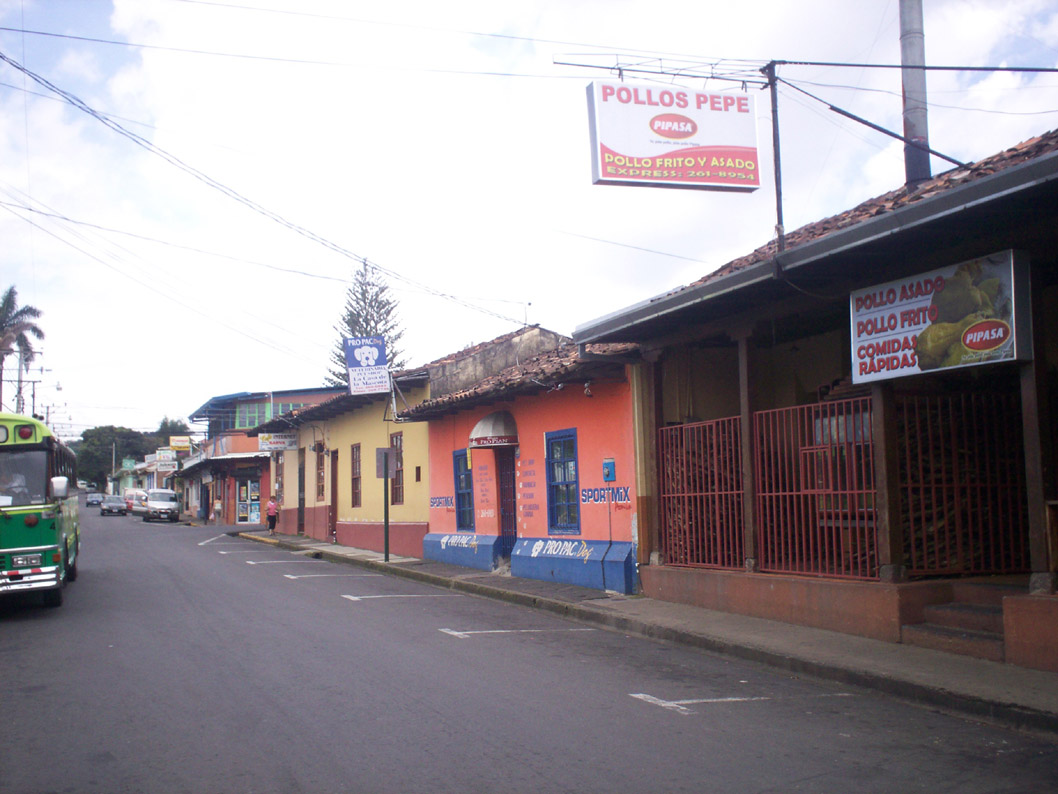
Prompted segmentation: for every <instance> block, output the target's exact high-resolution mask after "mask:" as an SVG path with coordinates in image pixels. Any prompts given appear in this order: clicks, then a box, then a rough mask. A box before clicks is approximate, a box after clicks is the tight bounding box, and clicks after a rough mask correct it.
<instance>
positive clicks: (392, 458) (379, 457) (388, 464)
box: [375, 447, 397, 562]
mask: <svg viewBox="0 0 1058 794" xmlns="http://www.w3.org/2000/svg"><path fill="white" fill-rule="evenodd" d="M396 466H397V456H396V455H394V454H393V448H392V447H378V448H376V449H375V476H376V477H378V478H379V479H381V480H382V542H383V549H384V551H385V561H386V562H389V478H390V476H391V475H392V474H395V473H396V471H395V470H396Z"/></svg>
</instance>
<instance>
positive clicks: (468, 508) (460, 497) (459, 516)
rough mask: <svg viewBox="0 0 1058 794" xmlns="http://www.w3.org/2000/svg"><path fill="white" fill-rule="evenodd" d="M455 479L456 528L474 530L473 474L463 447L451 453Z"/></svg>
mask: <svg viewBox="0 0 1058 794" xmlns="http://www.w3.org/2000/svg"><path fill="white" fill-rule="evenodd" d="M452 463H453V467H454V469H455V481H456V529H458V530H460V531H464V532H473V531H474V475H473V473H472V472H471V471H470V460H469V458H468V456H467V451H466V450H465V449H462V450H459V451H458V452H453V453H452Z"/></svg>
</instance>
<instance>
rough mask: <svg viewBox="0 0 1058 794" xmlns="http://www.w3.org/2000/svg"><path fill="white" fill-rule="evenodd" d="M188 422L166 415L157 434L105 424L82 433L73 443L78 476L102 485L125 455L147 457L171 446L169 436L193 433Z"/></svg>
mask: <svg viewBox="0 0 1058 794" xmlns="http://www.w3.org/2000/svg"><path fill="white" fill-rule="evenodd" d="M190 432H191V431H190V430H189V429H188V427H187V424H186V423H184V422H180V421H177V420H176V419H170V418H169V417H165V418H164V419H162V421H161V423H160V424H159V425H158V429H157V430H155V431H154V432H153V433H141V432H140V431H138V430H130V429H129V428H127V427H115V426H114V425H105V426H102V427H93V428H92V429H91V430H85V431H84V432H83V433H81V440H80V441H78V442H75V443H73V444H71V445H70V446H71V448H72V449H73V451H74V452H76V453H77V475H78V476H79V477H80V478H81V479H82V480H88V481H89V482H95V483H99V484H100V485H102V484H103V483H105V482H106V481H107V478H108V477H109V476H110V474H111V472H112V471H113V466H114V465H115V463H116V464H117V465H118V466H120V465H121V461H122V460H124V459H125V458H135V459H136V460H143V459H144V458H145V457H146V456H147V455H152V454H154V452H155V450H157V449H158V448H159V447H167V446H169V436H186V435H188V434H190Z"/></svg>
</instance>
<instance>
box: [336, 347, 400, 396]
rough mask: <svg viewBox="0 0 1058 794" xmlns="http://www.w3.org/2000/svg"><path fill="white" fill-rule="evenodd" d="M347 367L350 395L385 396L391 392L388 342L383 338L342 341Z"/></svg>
mask: <svg viewBox="0 0 1058 794" xmlns="http://www.w3.org/2000/svg"><path fill="white" fill-rule="evenodd" d="M342 347H343V348H344V349H345V366H346V368H347V369H348V370H349V393H350V394H383V393H386V392H388V391H389V369H388V367H387V366H386V365H387V361H386V340H385V339H383V338H382V337H381V336H361V337H351V338H346V339H343V340H342Z"/></svg>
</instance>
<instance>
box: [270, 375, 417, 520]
mask: <svg viewBox="0 0 1058 794" xmlns="http://www.w3.org/2000/svg"><path fill="white" fill-rule="evenodd" d="M427 394H428V390H427V388H425V387H424V388H421V389H413V390H411V391H410V392H409V393H406V394H405V395H404V398H405V400H406V401H407V403H408V405H416V404H418V403H419V402H422V400H424V399H426V396H427ZM401 407H402V408H403V404H402V405H401ZM296 432H297V435H298V441H297V444H298V449H291V450H286V451H285V452H284V453H283V454H282V459H281V462H279V461H278V460H277V458H276V457H274V458H273V466H274V467H276V468H280V467H281V469H282V484H283V494H282V497H283V498H282V503H281V505H280V508H281V517H280V527H279V528H280V531H281V532H284V533H287V534H293V533H294V532H296V531H297V508H298V459H299V451H302V450H303V451H304V455H305V481H304V494H305V514H304V525H303V527H302V530H303V531H304V532H305V534H306V535H309V536H311V537H316V538H321V539H322V538H324V537H326V536H327V535H328V534H329V509H330V505H331V503H332V500H331V495H332V493H333V494H336V496H337V500H336V503H337V512H336V519H337V520H336V524H338V525H339V530H340V529H341V525H342V524H345V525H355V524H365V525H366V524H370V525H381V524H382V522H383V520H384V510H385V506H384V503H383V493H384V488H385V486H384V483H383V480H382V479H380V478H378V477H377V476H376V474H377V468H376V464H375V458H376V455H375V451H376V449H379V448H383V447H389V446H390V439H391V437H392V436H393V435H394V434H396V433H400V434H401V436H402V442H403V443H402V447H403V460H404V499H403V502H402V503H401V504H393V503H392V502H391V503H390V506H389V521H390V523H391V525H394V524H423V525H425V524H426V523H427V521H428V519H429V478H430V473H429V442H428V439H429V432H428V426H427V424H426V423H425V422H396V421H394V420H393V411H392V405H391V403H390V402H389V398H388V395H386V396H384V397H383V396H380V398H379V399H378V400H375V401H373V402H371V403H369V404H368V405H365V406H363V407H360V408H357V409H355V410H351V411H349V412H348V413H344V414H340V415H338V416H335V417H332V418H330V419H326V420H319V421H314V422H310V423H307V424H304V425H302V426H300V427H299V428H297V431H296ZM317 444H322V445H323V448H324V450H325V453H324V455H323V494H322V497H321V496H320V495H319V493H318V489H317V453H316V451H315V448H316V445H317ZM355 444H359V445H360V496H361V499H360V506H358V507H354V506H353V504H352V496H353V490H352V447H353V445H355ZM335 454H337V457H338V467H337V479H336V480H332V467H333V462H332V460H333V456H334V455H335ZM275 473H276V472H273V476H274V475H275ZM273 481H274V480H273ZM338 534H339V535H341V532H340V531H339V533H338Z"/></svg>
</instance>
